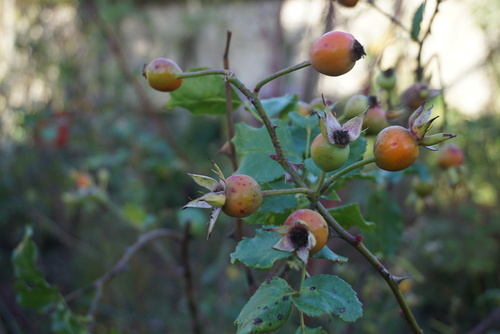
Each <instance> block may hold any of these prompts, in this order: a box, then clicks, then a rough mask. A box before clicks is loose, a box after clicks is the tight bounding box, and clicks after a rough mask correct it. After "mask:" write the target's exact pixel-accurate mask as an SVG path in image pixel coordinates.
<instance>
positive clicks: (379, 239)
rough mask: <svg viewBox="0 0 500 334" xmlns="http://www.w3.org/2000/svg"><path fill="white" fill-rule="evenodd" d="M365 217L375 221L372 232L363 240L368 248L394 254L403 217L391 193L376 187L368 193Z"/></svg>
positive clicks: (401, 229) (387, 254)
mask: <svg viewBox="0 0 500 334" xmlns="http://www.w3.org/2000/svg"><path fill="white" fill-rule="evenodd" d="M366 219H368V220H370V221H372V222H374V223H375V228H374V229H373V231H372V233H370V234H369V235H367V236H365V240H364V242H365V244H366V245H367V246H368V248H370V249H371V250H372V251H376V252H377V251H378V252H382V253H383V254H384V255H386V256H389V255H392V254H394V252H395V251H396V249H397V247H398V243H399V240H400V239H401V235H402V233H403V219H402V216H401V210H400V208H399V206H398V204H397V201H396V199H395V198H394V197H393V196H392V195H391V193H389V192H388V191H387V190H384V189H377V190H375V191H373V192H372V193H371V194H370V196H369V197H368V204H367V210H366Z"/></svg>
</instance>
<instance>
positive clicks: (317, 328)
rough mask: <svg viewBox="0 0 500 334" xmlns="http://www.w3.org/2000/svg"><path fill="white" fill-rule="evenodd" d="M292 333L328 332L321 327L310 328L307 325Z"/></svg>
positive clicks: (324, 333)
mask: <svg viewBox="0 0 500 334" xmlns="http://www.w3.org/2000/svg"><path fill="white" fill-rule="evenodd" d="M294 334H328V333H327V332H325V331H324V330H323V328H321V327H316V328H310V327H307V326H304V327H299V328H297V330H296V331H295V333H294Z"/></svg>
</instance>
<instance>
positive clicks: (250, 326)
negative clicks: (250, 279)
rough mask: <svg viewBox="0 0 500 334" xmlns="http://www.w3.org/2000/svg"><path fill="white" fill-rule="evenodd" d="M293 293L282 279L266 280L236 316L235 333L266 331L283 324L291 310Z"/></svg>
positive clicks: (246, 333) (244, 333)
mask: <svg viewBox="0 0 500 334" xmlns="http://www.w3.org/2000/svg"><path fill="white" fill-rule="evenodd" d="M293 294H295V290H293V289H292V287H291V286H290V285H289V284H288V283H287V282H286V281H285V280H284V279H282V278H279V277H274V278H271V279H268V280H266V281H265V282H264V283H262V284H261V286H260V287H259V288H258V289H257V291H256V292H255V294H254V295H253V296H252V297H251V298H250V300H249V301H248V303H247V304H246V305H245V306H244V307H243V309H242V310H241V312H240V314H239V315H238V318H236V321H235V324H236V325H237V326H238V330H237V332H236V333H237V334H250V333H268V332H273V331H275V330H277V329H278V328H280V327H281V326H283V325H284V324H285V323H286V321H287V320H288V317H289V315H290V312H291V310H292V298H291V295H293Z"/></svg>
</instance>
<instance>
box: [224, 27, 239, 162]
mask: <svg viewBox="0 0 500 334" xmlns="http://www.w3.org/2000/svg"><path fill="white" fill-rule="evenodd" d="M231 35H232V32H231V31H229V30H228V31H227V37H226V49H225V51H224V55H223V61H224V69H225V70H229V46H230V45H231ZM224 86H225V89H226V120H227V134H228V142H229V159H230V160H231V166H232V167H233V171H235V170H237V169H238V162H237V161H236V150H235V148H234V144H233V142H232V139H233V137H234V135H235V133H236V131H235V128H234V117H233V99H232V92H233V91H232V88H231V84H230V83H229V82H227V80H226V81H225V82H224Z"/></svg>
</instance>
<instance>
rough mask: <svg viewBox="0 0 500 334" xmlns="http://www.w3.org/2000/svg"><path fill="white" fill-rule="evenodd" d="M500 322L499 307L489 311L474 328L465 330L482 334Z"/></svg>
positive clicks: (469, 333)
mask: <svg viewBox="0 0 500 334" xmlns="http://www.w3.org/2000/svg"><path fill="white" fill-rule="evenodd" d="M498 324H500V307H497V308H495V309H493V311H491V313H490V314H489V315H488V316H487V317H486V318H484V319H483V320H482V321H481V322H480V323H478V324H477V325H476V326H474V328H472V329H471V330H470V331H468V332H467V334H483V333H486V331H487V330H488V329H490V328H493V326H495V325H498Z"/></svg>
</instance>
